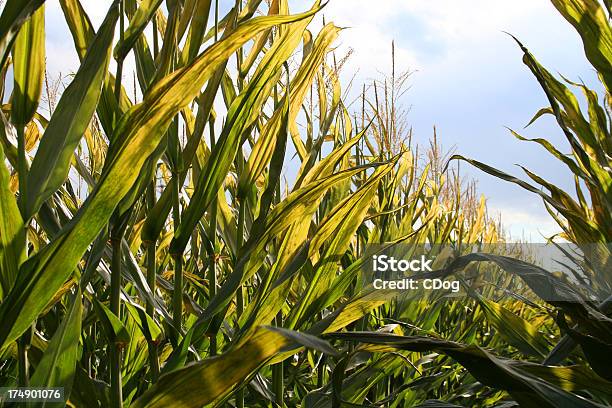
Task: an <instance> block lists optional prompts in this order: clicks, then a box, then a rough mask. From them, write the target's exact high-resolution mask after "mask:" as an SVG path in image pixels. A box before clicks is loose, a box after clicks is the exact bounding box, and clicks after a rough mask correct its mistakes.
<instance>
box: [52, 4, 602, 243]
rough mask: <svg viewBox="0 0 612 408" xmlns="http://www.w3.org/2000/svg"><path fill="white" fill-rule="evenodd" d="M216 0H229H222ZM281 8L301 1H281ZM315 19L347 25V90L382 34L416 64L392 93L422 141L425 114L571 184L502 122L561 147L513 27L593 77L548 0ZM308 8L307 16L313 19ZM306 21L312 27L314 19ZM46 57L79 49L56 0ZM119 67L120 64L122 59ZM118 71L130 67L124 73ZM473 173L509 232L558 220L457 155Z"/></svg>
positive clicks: (69, 66) (499, 157) (338, 11)
mask: <svg viewBox="0 0 612 408" xmlns="http://www.w3.org/2000/svg"><path fill="white" fill-rule="evenodd" d="M82 2H83V5H84V7H85V9H86V11H87V12H88V14H89V15H90V17H91V18H92V20H93V22H94V25H96V26H98V25H99V24H100V22H101V21H102V19H103V17H104V15H105V13H106V10H107V8H108V5H109V3H110V2H109V1H107V0H105V1H102V0H82ZM221 3H222V7H225V8H227V7H228V6H229V4H233V0H232V1H231V2H230V1H228V0H221ZM289 4H290V7H291V9H292V11H300V10H303V9H305V8H307V7H309V5H310V1H306V0H289ZM323 13H324V15H325V18H326V20H327V21H328V22H329V21H333V22H334V23H335V24H336V25H338V26H341V27H347V29H346V30H344V31H343V32H342V33H341V37H340V40H339V43H338V51H337V52H338V54H339V55H343V54H344V53H346V52H347V50H348V49H349V48H351V49H353V54H352V56H351V58H350V59H349V60H348V62H347V63H346V65H345V66H344V68H343V83H345V84H346V83H348V82H349V80H350V79H351V78H352V77H353V76H354V75H355V73H356V75H355V78H354V80H353V83H354V84H355V92H358V90H359V89H360V88H361V84H362V83H364V82H366V83H367V82H370V83H371V81H372V79H375V78H380V75H381V72H388V71H389V69H390V59H391V41H392V40H395V45H396V61H397V63H396V66H397V70H399V71H402V70H411V71H415V73H414V74H413V76H412V77H411V78H410V80H409V86H410V90H409V91H408V92H407V93H406V94H405V95H404V97H403V101H402V103H403V104H404V105H405V107H410V113H409V115H408V122H409V124H410V125H411V126H412V127H413V129H414V137H415V139H414V140H415V141H416V142H418V143H419V144H423V145H425V144H427V143H428V140H429V138H430V137H431V135H432V128H433V126H434V125H435V126H436V127H437V130H438V139H439V141H440V142H441V143H442V145H443V146H444V147H445V148H446V149H447V150H449V149H453V150H454V151H456V152H457V153H460V154H463V155H466V156H468V157H472V158H475V159H478V160H481V161H485V162H487V163H489V164H492V165H494V166H495V167H498V168H500V169H503V170H505V171H508V172H512V173H513V174H518V175H520V169H518V168H517V167H516V166H514V165H515V164H517V163H518V164H522V165H525V166H527V167H528V168H530V169H533V170H535V171H536V173H538V174H540V175H541V176H543V177H544V178H546V179H548V180H549V181H552V182H553V183H555V184H557V185H560V186H563V187H564V188H565V189H571V188H572V184H573V181H572V179H571V177H570V176H569V174H568V173H567V172H566V171H565V169H564V168H562V167H561V166H559V164H558V163H557V162H556V161H555V160H552V159H550V158H549V157H548V155H547V154H546V152H545V151H543V150H542V149H541V148H539V146H537V145H535V144H529V143H525V142H519V141H518V140H516V139H514V138H513V137H512V136H511V135H510V134H509V132H508V131H507V130H506V129H505V126H508V127H511V128H513V129H514V130H517V131H519V133H522V134H523V135H525V136H528V137H546V138H548V139H549V140H551V141H553V142H555V143H556V144H557V145H558V146H559V147H560V148H561V150H562V151H565V152H567V151H568V149H567V146H566V144H565V143H564V140H563V137H562V135H561V133H560V131H559V130H558V129H557V128H556V127H555V126H554V123H553V122H552V120H551V119H549V118H546V119H544V120H542V121H541V122H539V123H537V124H536V125H534V126H532V127H530V128H529V129H526V130H523V127H524V125H525V124H526V123H527V122H528V121H529V120H530V118H531V117H532V116H533V114H534V113H535V112H536V111H537V110H538V109H539V108H541V107H544V106H546V105H547V103H546V100H545V97H544V94H543V92H542V91H541V89H540V88H539V85H538V84H537V82H536V81H535V79H534V78H533V77H532V76H531V74H530V73H529V71H528V70H527V68H526V67H525V66H524V65H523V64H522V62H521V56H522V55H521V52H520V50H519V49H518V47H517V46H516V44H515V43H514V42H513V41H512V39H511V38H510V37H509V36H508V35H506V34H504V33H503V31H507V32H510V33H512V34H514V35H516V36H517V37H518V38H519V39H520V40H521V41H522V42H523V43H524V44H525V45H526V46H527V47H528V48H529V49H530V50H531V51H532V52H533V54H535V55H536V57H537V58H538V59H539V61H540V62H541V63H543V64H544V65H545V66H546V67H548V68H549V69H550V70H551V71H553V72H560V73H563V74H564V75H565V76H567V77H568V78H570V79H573V80H579V79H582V80H584V81H585V82H586V83H587V84H588V85H593V86H595V87H597V80H596V76H595V74H594V72H593V71H592V70H591V68H590V67H589V65H588V64H587V62H586V59H585V58H584V53H583V51H582V46H581V43H580V41H579V37H578V35H577V34H576V33H575V31H573V28H572V27H571V26H570V25H569V24H568V23H566V22H565V20H563V18H562V17H561V16H560V15H559V14H558V13H557V11H556V10H555V9H554V7H553V6H552V5H551V3H550V2H549V1H548V0H514V1H501V0H488V1H487V0H454V1H453V0H378V1H376V2H373V1H371V0H330V2H329V4H328V5H327V6H326V7H325V9H324V12H323ZM321 20H322V19H321V18H319V19H318V20H317V21H316V22H315V23H313V25H314V26H320V24H321ZM314 28H316V27H313V29H314ZM47 30H48V35H49V36H48V39H47V65H48V71H49V74H50V75H51V76H57V74H58V73H59V72H62V73H63V74H64V75H65V74H69V73H71V72H74V71H75V69H76V68H77V66H78V60H77V58H76V53H75V51H74V47H73V44H72V41H71V40H69V39H70V38H71V37H70V34H69V32H68V31H67V28H66V24H65V22H64V18H63V15H62V12H61V9H60V7H59V4H58V2H57V1H56V0H54V1H49V2H47ZM126 71H129V66H128V69H127V70H126ZM126 77H128V78H126V80H128V82H129V78H130V77H131V74H129V73H128V74H127V75H126ZM462 171H463V172H464V174H469V175H471V176H472V177H474V178H476V179H477V180H478V185H479V190H480V192H482V193H484V194H485V195H486V197H487V199H488V204H489V208H490V211H491V212H492V213H493V214H496V213H501V215H502V220H503V222H504V224H505V225H506V227H507V228H508V230H509V232H510V233H511V235H512V236H513V237H516V238H518V237H525V238H526V239H528V240H531V241H533V242H536V241H541V240H542V235H544V236H548V235H551V234H553V233H554V232H557V230H558V228H557V227H556V225H555V224H554V222H552V220H551V219H550V217H549V216H548V214H547V213H546V211H545V209H544V207H543V205H542V204H541V202H540V201H539V200H538V199H537V198H535V197H534V196H533V195H530V194H528V193H526V192H524V191H522V190H521V189H519V188H518V187H515V186H513V185H510V184H508V183H505V182H502V181H500V180H497V179H495V178H493V177H490V176H488V175H486V174H484V173H481V172H478V171H477V170H475V169H470V168H468V166H467V165H462Z"/></svg>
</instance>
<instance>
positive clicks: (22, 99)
mask: <svg viewBox="0 0 612 408" xmlns="http://www.w3.org/2000/svg"><path fill="white" fill-rule="evenodd" d="M7 7H8V5H7ZM44 76H45V7H44V5H43V6H40V7H39V8H38V9H37V10H36V11H35V12H34V13H33V14H32V16H31V17H30V18H29V19H28V20H27V21H26V22H25V23H24V24H23V26H21V29H20V30H19V34H17V38H16V40H15V46H14V47H13V79H14V85H13V97H12V101H11V120H12V122H13V123H14V124H15V126H19V127H24V126H25V125H26V124H27V123H28V122H30V120H32V117H33V116H34V113H35V112H36V109H37V108H38V102H39V101H40V96H41V94H42V85H43V79H44Z"/></svg>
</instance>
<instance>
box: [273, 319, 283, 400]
mask: <svg viewBox="0 0 612 408" xmlns="http://www.w3.org/2000/svg"><path fill="white" fill-rule="evenodd" d="M276 326H277V327H282V326H283V314H282V312H279V313H278V315H276ZM272 386H273V391H274V394H275V395H276V403H277V404H278V406H279V407H281V408H282V407H283V406H284V402H283V400H284V398H283V396H284V394H285V393H284V384H283V362H282V361H281V362H280V363H277V364H274V366H273V367H272Z"/></svg>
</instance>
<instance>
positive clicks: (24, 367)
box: [16, 125, 31, 387]
mask: <svg viewBox="0 0 612 408" xmlns="http://www.w3.org/2000/svg"><path fill="white" fill-rule="evenodd" d="M16 128H17V154H18V156H17V167H18V168H17V172H18V173H17V175H18V180H19V209H20V211H21V214H22V217H23V218H24V221H26V222H27V220H26V219H25V218H26V208H27V206H26V197H27V180H28V177H27V176H28V173H27V171H28V161H27V158H26V148H25V132H24V127H23V126H21V125H17V126H16ZM24 230H25V231H24V237H25V240H24V241H22V244H23V245H24V252H25V253H26V254H27V251H28V226H27V224H26V225H24ZM29 330H30V331H28V332H26V333H24V334H23V335H22V336H21V337H20V338H19V340H18V342H17V354H18V359H19V384H20V385H21V386H22V387H27V386H28V384H29V378H30V366H29V363H28V350H29V349H30V340H31V329H29Z"/></svg>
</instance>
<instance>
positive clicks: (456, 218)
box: [0, 0, 612, 408]
mask: <svg viewBox="0 0 612 408" xmlns="http://www.w3.org/2000/svg"><path fill="white" fill-rule="evenodd" d="M551 2H552V3H553V5H554V6H555V8H556V9H557V10H558V12H559V13H560V14H561V15H562V16H563V17H564V18H565V20H567V22H568V24H571V25H572V26H573V27H574V28H575V30H576V31H577V33H578V34H579V35H580V38H581V40H582V43H583V44H584V51H585V56H586V58H587V59H588V61H589V63H590V64H591V66H592V68H593V69H594V70H595V71H596V72H597V73H598V74H599V79H600V81H601V84H599V85H601V86H600V88H601V89H602V90H601V91H596V90H592V89H590V88H588V87H587V86H586V85H584V84H582V83H576V82H571V81H569V80H567V79H565V78H563V77H561V76H560V75H554V74H552V73H551V72H549V71H548V70H547V69H546V68H545V67H544V66H542V65H541V64H540V63H539V62H538V61H537V60H536V58H535V57H534V56H533V55H532V54H531V53H530V52H529V50H528V49H527V48H526V46H524V45H523V44H522V43H520V42H519V40H518V39H516V41H517V44H518V46H519V47H520V48H521V49H522V51H523V53H524V57H523V63H524V64H525V66H526V68H527V69H529V70H530V71H531V72H532V74H533V76H534V87H538V86H539V87H540V88H541V89H542V91H543V92H544V94H545V95H546V97H547V99H548V101H549V106H547V107H545V108H543V109H542V110H540V111H539V112H537V113H536V115H535V117H534V118H533V120H532V122H533V121H536V120H537V119H538V118H540V117H541V116H544V115H552V117H553V118H554V119H555V120H556V122H557V124H558V128H559V130H560V132H562V134H563V135H564V136H565V138H566V140H567V142H568V145H569V147H570V149H571V150H570V153H569V154H566V153H563V152H562V151H561V150H560V149H561V148H559V147H556V146H554V145H553V144H551V143H550V142H549V141H547V140H546V139H544V138H535V139H528V138H527V137H525V136H522V135H520V134H519V133H517V132H514V131H511V134H512V135H513V136H515V137H516V138H518V139H520V140H524V141H525V142H532V143H537V144H538V145H540V146H541V147H542V148H543V152H544V154H550V155H552V156H553V157H554V158H556V159H557V160H558V161H559V166H560V168H563V169H564V170H565V171H567V172H568V173H569V174H571V175H572V176H573V177H574V178H575V180H576V183H575V185H576V190H575V191H573V192H566V191H563V190H562V189H560V188H558V187H557V186H555V185H553V184H551V183H549V182H548V181H546V180H545V179H543V178H542V177H540V176H538V175H537V174H535V173H534V172H532V171H530V170H528V169H523V170H524V171H525V177H526V178H527V181H525V180H523V179H520V178H517V177H515V176H512V175H510V174H507V173H504V172H502V171H500V170H497V169H496V168H495V167H493V166H492V165H490V164H485V163H482V162H479V161H476V160H473V159H471V158H466V157H463V156H460V155H452V156H450V157H449V156H447V155H445V153H444V152H443V150H442V148H441V146H440V145H439V143H438V141H437V138H436V136H435V134H434V135H433V136H432V140H431V144H430V146H428V147H427V148H423V147H421V148H420V149H419V147H418V146H416V145H415V144H414V143H413V141H412V138H411V134H410V131H409V127H408V126H406V123H405V118H404V116H403V115H402V111H401V107H400V106H399V104H400V102H399V97H398V95H399V94H401V88H402V86H403V84H404V83H405V80H406V79H407V76H406V74H401V75H400V74H398V75H397V76H396V74H395V67H393V74H392V77H391V78H389V80H388V81H384V83H383V82H382V81H377V82H375V83H374V84H373V85H372V86H368V87H364V88H363V92H362V93H361V96H360V98H359V101H358V103H357V104H354V103H353V104H350V103H349V102H348V101H347V100H346V97H345V93H344V89H343V87H342V84H341V81H340V74H339V71H340V69H341V65H342V60H341V58H339V56H337V55H336V52H335V46H336V43H337V40H338V38H339V37H340V36H342V29H341V28H339V27H337V26H336V25H334V23H333V22H329V21H330V20H331V21H333V16H326V20H328V22H327V23H326V24H324V25H323V26H322V28H321V29H320V30H319V31H312V26H313V25H312V24H311V22H313V20H314V19H320V18H321V16H322V13H323V10H324V7H325V4H323V3H322V2H321V1H319V0H316V1H315V0H313V4H312V6H311V8H310V9H308V10H302V11H298V10H294V6H293V5H291V4H290V3H291V2H289V1H288V0H270V1H262V0H248V1H236V2H235V4H233V7H232V8H231V10H230V11H229V12H228V13H227V14H225V15H222V13H220V7H219V4H218V0H215V1H212V0H166V1H165V2H162V0H140V1H137V0H114V1H108V3H109V8H108V12H107V14H106V17H105V18H104V21H103V22H102V24H101V25H100V26H99V27H94V26H93V24H92V22H91V20H90V18H89V17H88V15H87V13H86V11H85V9H84V8H83V5H82V4H81V2H80V0H59V3H60V5H61V9H62V11H63V14H64V17H65V22H66V24H67V26H68V28H69V30H70V33H71V36H72V38H66V39H65V43H66V46H67V47H68V46H74V47H75V49H76V52H77V54H78V57H79V60H80V65H79V67H78V70H77V71H76V72H75V73H74V75H73V76H71V77H70V79H69V82H68V84H67V86H66V87H65V89H63V90H62V91H61V92H56V91H53V89H52V88H53V87H52V86H50V85H49V78H48V77H46V74H45V72H46V69H45V65H46V61H47V60H48V59H51V58H54V56H53V55H46V54H45V38H46V28H45V2H44V0H7V1H6V2H4V3H5V4H4V6H3V9H2V13H1V16H0V58H1V60H0V75H1V82H0V87H1V88H0V92H1V93H2V103H3V104H2V109H1V111H0V116H1V117H2V124H1V125H0V162H1V163H0V268H1V269H0V387H6V388H10V389H12V388H17V387H39V388H50V387H62V388H63V392H64V400H65V401H64V402H53V403H52V402H32V403H31V405H32V406H70V407H87V408H90V407H113V408H115V407H128V406H129V407H134V408H141V407H175V406H176V407H203V406H211V407H212V406H214V407H320V408H323V407H334V408H335V407H432V408H433V407H492V406H495V407H500V408H502V407H503V408H506V407H514V406H521V407H537V408H543V407H555V408H556V407H606V406H612V317H611V316H612V297H610V295H611V294H612V258H611V257H610V250H611V249H612V246H611V245H610V243H611V242H612V170H611V167H612V117H611V116H612V115H611V113H612V112H611V109H610V107H611V104H612V96H611V95H612V26H611V24H610V21H611V20H610V17H611V16H612V11H611V4H610V2H609V1H608V0H603V1H602V2H600V1H598V0H551ZM232 3H233V2H232ZM290 6H292V7H291V9H290ZM330 17H331V19H330ZM47 31H48V30H47ZM356 46H358V44H356ZM128 57H129V58H133V59H134V61H135V62H136V70H135V87H137V88H138V89H130V87H129V86H127V84H126V72H127V71H126V72H124V64H125V62H126V59H127V58H128ZM580 57H581V58H582V57H583V56H582V55H581V56H580ZM518 63H519V62H518V61H517V64H518ZM130 75H131V73H130ZM598 89H599V88H598ZM357 105H359V106H358V107H356V106H357ZM461 162H467V163H469V164H468V165H470V166H475V167H476V168H478V169H480V170H482V171H484V172H486V173H489V174H492V175H494V176H495V177H498V178H499V179H500V181H499V182H500V183H502V182H504V181H506V182H511V183H515V184H517V185H519V186H521V187H522V188H524V189H526V190H528V191H530V192H532V193H533V198H534V199H536V200H540V199H541V200H543V202H544V205H545V206H546V208H547V210H548V212H549V213H550V216H551V217H552V218H553V219H554V220H555V221H556V223H557V224H558V226H559V230H560V233H559V234H558V235H557V236H555V237H551V238H550V239H551V242H553V241H555V240H564V241H566V242H570V243H572V244H574V245H576V246H577V247H578V248H580V249H581V250H582V254H583V255H582V256H581V257H580V258H579V259H576V262H577V263H578V264H579V265H581V268H580V271H575V272H576V276H578V277H579V279H578V278H577V279H574V280H572V279H569V278H568V277H566V276H563V275H559V274H555V273H551V272H550V271H547V270H545V269H543V268H542V267H539V266H537V265H535V264H532V263H530V262H528V260H525V259H524V258H522V257H521V256H520V254H514V253H498V254H492V253H485V252H483V251H480V250H479V248H480V249H482V248H484V247H485V246H487V245H495V244H504V243H506V237H505V233H504V229H503V219H502V220H501V221H500V220H498V219H496V218H494V217H491V216H490V215H489V213H488V211H487V207H486V200H485V198H484V197H481V196H479V194H478V192H477V190H476V187H475V185H474V184H473V183H472V182H471V181H469V180H465V179H464V178H463V177H462V176H461V173H460V171H459V169H460V167H459V166H458V163H461ZM288 166H293V167H295V168H296V169H297V174H296V176H295V178H288V177H287V168H288ZM410 243H428V244H432V245H441V246H444V247H445V248H451V249H452V250H451V251H447V250H441V251H440V252H439V253H433V254H432V255H434V256H437V258H436V260H437V263H436V270H435V271H434V272H431V274H432V276H433V275H435V276H438V277H448V276H455V277H458V278H459V279H461V281H462V284H463V285H464V288H465V289H466V291H467V293H468V294H469V296H468V297H464V298H458V299H452V298H445V297H444V296H443V295H441V294H433V293H432V294H431V295H429V296H427V297H424V298H421V299H416V300H415V299H406V298H404V297H402V295H401V294H399V293H398V291H396V290H383V291H380V290H375V289H374V288H373V287H372V283H371V282H368V281H367V279H365V278H364V275H363V274H362V270H363V267H364V265H365V264H366V263H368V262H370V259H371V256H372V254H373V253H372V251H373V249H372V248H379V249H380V250H382V249H384V250H388V249H393V248H394V247H396V246H398V245H402V244H410ZM433 248H437V247H435V246H433V247H432V251H434V252H435V249H433ZM473 248H476V251H474V250H473ZM485 265H488V267H485ZM551 294H554V296H551ZM594 294H596V295H597V296H595V295H594ZM528 296H531V297H530V298H529V299H532V298H533V299H535V300H529V299H528V298H527V297H528ZM0 405H2V406H13V405H11V403H10V402H2V401H1V400H0ZM15 406H17V405H15ZM27 406H29V405H27Z"/></svg>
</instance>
